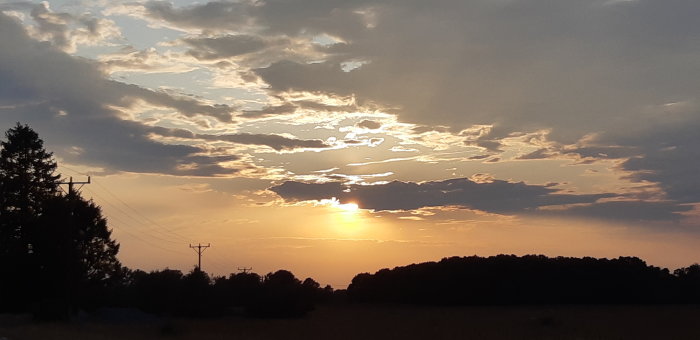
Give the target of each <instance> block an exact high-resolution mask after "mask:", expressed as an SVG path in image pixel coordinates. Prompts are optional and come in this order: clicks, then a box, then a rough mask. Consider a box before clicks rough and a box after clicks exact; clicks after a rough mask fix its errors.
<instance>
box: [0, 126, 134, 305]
mask: <svg viewBox="0 0 700 340" xmlns="http://www.w3.org/2000/svg"><path fill="white" fill-rule="evenodd" d="M5 136H6V138H7V141H4V142H2V143H1V144H0V145H1V146H2V150H0V194H1V196H0V197H1V198H0V203H1V206H0V268H2V269H1V270H2V271H4V272H5V273H7V275H1V276H0V309H14V310H17V309H21V308H26V307H27V306H28V305H31V304H36V303H37V302H41V301H47V300H55V301H59V304H61V305H63V306H64V307H61V308H63V311H58V312H59V313H65V310H67V308H65V306H67V305H73V306H76V304H82V305H84V302H86V301H90V300H92V301H94V299H95V297H97V296H100V295H103V294H102V293H104V292H105V289H106V288H108V287H109V286H110V285H111V284H113V283H115V281H116V280H118V279H119V278H120V276H121V273H122V266H121V264H120V263H119V261H118V260H117V258H116V255H117V252H118V251H119V245H118V244H117V243H116V242H115V241H114V240H112V239H111V231H110V230H109V229H108V228H107V221H106V220H105V218H104V217H103V216H102V212H101V209H100V207H99V206H97V205H96V204H94V203H93V202H92V201H87V200H85V199H84V198H82V197H81V196H80V195H79V194H78V193H76V192H72V193H68V194H67V195H61V194H60V188H59V175H57V174H55V171H56V167H57V164H56V162H55V161H54V160H53V158H52V154H51V153H50V152H47V151H46V150H44V148H43V142H42V140H41V139H39V136H38V135H37V133H36V132H34V131H33V130H32V129H31V128H29V127H28V126H26V125H21V124H17V125H16V126H15V127H14V128H12V129H10V130H8V131H7V133H6V134H5ZM49 313H52V312H49Z"/></svg>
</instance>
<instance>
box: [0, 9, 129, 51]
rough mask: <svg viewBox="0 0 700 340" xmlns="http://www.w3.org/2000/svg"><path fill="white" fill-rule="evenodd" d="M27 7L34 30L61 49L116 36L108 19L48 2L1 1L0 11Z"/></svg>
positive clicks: (115, 31)
mask: <svg viewBox="0 0 700 340" xmlns="http://www.w3.org/2000/svg"><path fill="white" fill-rule="evenodd" d="M3 10H16V11H28V12H29V15H30V16H31V18H32V19H33V20H34V22H35V23H36V25H35V26H34V28H35V33H36V35H38V37H39V38H40V39H42V40H45V41H49V42H50V43H51V44H53V45H54V46H56V47H57V48H60V49H62V50H69V51H71V50H75V48H76V45H77V43H78V42H82V43H94V42H99V41H101V40H103V39H106V38H114V37H117V36H119V31H118V30H117V29H116V26H114V25H113V24H112V22H111V21H109V20H106V19H100V18H95V17H93V16H91V15H89V14H82V15H75V14H71V13H60V12H54V11H52V10H51V9H50V8H49V3H48V2H41V3H32V2H27V1H19V2H11V3H6V4H0V11H3Z"/></svg>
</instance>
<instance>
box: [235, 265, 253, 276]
mask: <svg viewBox="0 0 700 340" xmlns="http://www.w3.org/2000/svg"><path fill="white" fill-rule="evenodd" d="M251 270H253V267H249V268H246V267H243V268H241V267H238V271H239V272H241V273H243V274H246V273H248V272H249V271H251Z"/></svg>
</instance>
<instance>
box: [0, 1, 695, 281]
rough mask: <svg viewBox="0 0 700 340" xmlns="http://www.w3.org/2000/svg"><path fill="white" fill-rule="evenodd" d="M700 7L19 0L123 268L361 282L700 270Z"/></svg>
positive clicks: (14, 16)
mask: <svg viewBox="0 0 700 340" xmlns="http://www.w3.org/2000/svg"><path fill="white" fill-rule="evenodd" d="M698 17H700V2H698V1H695V0H664V1H659V0H577V1H551V0H471V1H462V0H435V1H422V0H353V1H348V0H238V1H235V0H234V1H202V2H194V1H183V0H179V1H172V2H170V1H138V0H137V1H121V0H118V1H106V0H53V1H41V2H39V1H7V0H0V127H3V130H6V129H8V128H10V127H12V126H13V125H14V124H15V123H16V122H21V123H23V124H29V125H30V126H31V127H32V128H33V129H35V130H36V131H37V132H38V133H39V135H40V137H41V138H42V139H43V140H44V141H45V147H46V148H47V149H48V150H50V151H53V152H54V156H55V159H56V160H57V161H58V163H59V171H60V173H61V174H62V176H63V177H64V178H68V177H71V176H72V177H73V178H74V179H75V180H76V181H77V180H85V179H86V177H87V176H90V177H91V184H89V185H85V186H83V188H82V194H83V196H85V197H87V198H92V199H93V200H94V201H95V202H96V203H97V204H98V205H100V206H101V207H102V208H103V212H104V215H105V217H106V218H107V219H108V223H109V226H110V227H111V228H112V229H113V237H114V238H115V239H116V240H117V241H118V242H119V243H120V244H121V251H120V254H119V258H120V260H121V261H122V262H123V263H124V264H125V265H127V266H129V267H131V268H140V269H144V270H153V269H162V268H166V267H168V268H175V269H181V270H183V271H189V270H191V269H192V268H193V266H194V265H196V263H197V254H196V253H195V252H194V251H193V249H189V246H190V244H200V243H201V244H210V245H211V247H210V248H207V249H206V250H205V252H204V253H203V258H202V266H203V269H204V270H205V271H207V272H209V273H212V274H215V275H227V274H229V273H233V272H238V270H239V268H253V271H255V272H258V273H261V274H264V273H267V272H271V271H275V270H278V269H288V270H291V271H292V272H293V273H295V274H296V275H297V277H300V278H302V279H303V278H304V277H309V276H310V277H313V278H315V279H316V280H317V281H319V282H321V283H322V284H331V285H332V286H333V287H335V288H345V287H346V286H347V284H348V283H349V282H350V280H351V279H352V277H353V276H354V275H355V274H357V273H361V272H374V271H376V270H378V269H380V268H386V267H393V266H397V265H406V264H410V263H413V262H422V261H433V260H439V259H440V258H442V257H446V256H468V255H480V256H488V255H495V254H500V253H505V254H516V255H525V254H545V255H548V256H593V257H618V256H638V257H641V258H642V259H644V260H646V261H647V262H648V263H649V264H652V265H656V266H662V267H668V268H670V269H674V268H678V267H683V266H687V265H690V264H692V263H696V262H699V261H700V247H698V246H697V244H698V242H700V176H698V173H700V148H698V146H700V133H698V132H697V131H698V130H700V91H699V90H700V21H698V20H697V18H698Z"/></svg>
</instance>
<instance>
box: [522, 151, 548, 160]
mask: <svg viewBox="0 0 700 340" xmlns="http://www.w3.org/2000/svg"><path fill="white" fill-rule="evenodd" d="M551 156H552V154H551V153H550V152H549V150H547V149H538V150H535V151H533V152H530V153H528V154H525V155H522V156H519V157H518V158H517V159H547V158H549V157H551Z"/></svg>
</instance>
